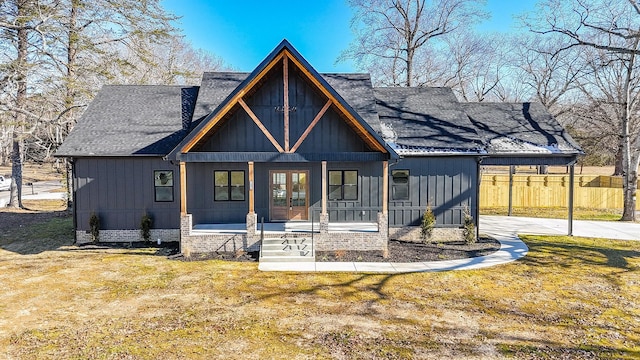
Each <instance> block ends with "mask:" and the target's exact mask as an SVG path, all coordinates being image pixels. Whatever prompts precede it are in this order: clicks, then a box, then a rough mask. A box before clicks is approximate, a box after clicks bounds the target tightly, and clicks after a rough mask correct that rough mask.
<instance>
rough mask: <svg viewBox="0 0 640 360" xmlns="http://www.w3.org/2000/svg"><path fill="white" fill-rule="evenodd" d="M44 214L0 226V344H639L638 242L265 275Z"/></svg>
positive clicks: (83, 349)
mask: <svg viewBox="0 0 640 360" xmlns="http://www.w3.org/2000/svg"><path fill="white" fill-rule="evenodd" d="M46 221H48V222H50V223H45V224H44V225H40V227H39V228H36V229H33V228H32V226H25V227H22V228H20V229H23V230H20V229H14V230H13V231H10V232H4V233H3V232H0V289H2V291H0V358H9V359H69V358H73V359H93V358H96V359H121V358H123V359H124V358H126V359H177V358H180V359H183V358H187V359H191V358H194V359H210V358H222V359H246V358H261V359H271V358H276V359H307V358H320V359H322V358H336V359H375V358H378V359H410V358H427V359H429V358H433V359H440V358H490V359H495V358H498V359H499V358H509V357H514V358H518V359H521V358H525V359H527V358H549V359H555V358H566V359H583V358H612V359H620V358H623V359H624V358H627V359H631V358H638V357H640V345H639V344H640V301H639V299H638V296H639V294H640V242H631V241H627V242H625V241H608V240H602V239H582V238H568V237H536V236H528V237H526V238H524V240H525V242H526V243H527V245H528V246H529V247H530V252H529V254H528V255H527V256H526V257H525V258H524V259H522V260H519V261H517V262H514V263H511V264H508V265H502V266H497V267H494V268H489V269H485V270H477V271H456V272H443V273H417V274H402V275H395V274H394V275H372V274H343V273H326V274H318V273H313V274H296V273H265V272H260V271H258V270H257V263H238V262H225V261H219V260H209V261H194V262H182V261H176V260H169V259H167V258H166V257H165V256H162V255H160V254H161V253H162V252H161V251H159V250H158V249H155V248H148V249H123V248H112V249H99V248H87V247H85V248H78V247H74V246H72V245H71V241H70V238H69V232H67V231H64V230H63V229H61V228H64V227H65V226H67V227H69V228H70V226H71V222H70V221H68V220H66V221H67V223H66V225H65V223H64V220H60V218H58V217H54V218H52V219H49V220H46ZM49 227H50V228H51V229H55V230H53V231H45V230H44V229H46V228H49ZM30 229H31V230H30ZM22 231H23V232H22ZM34 234H35V235H34ZM32 236H36V237H39V238H33V237H32Z"/></svg>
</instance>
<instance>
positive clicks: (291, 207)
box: [289, 198, 293, 210]
mask: <svg viewBox="0 0 640 360" xmlns="http://www.w3.org/2000/svg"><path fill="white" fill-rule="evenodd" d="M289 210H293V198H289Z"/></svg>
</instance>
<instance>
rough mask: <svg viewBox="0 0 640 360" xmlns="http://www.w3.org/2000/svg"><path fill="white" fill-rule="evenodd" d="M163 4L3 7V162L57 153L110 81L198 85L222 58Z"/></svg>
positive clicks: (89, 0) (17, 169)
mask: <svg viewBox="0 0 640 360" xmlns="http://www.w3.org/2000/svg"><path fill="white" fill-rule="evenodd" d="M175 20H177V18H176V16H174V15H173V14H170V13H168V12H167V11H165V10H164V9H163V8H162V6H161V5H160V2H159V0H146V1H139V0H3V1H2V2H0V110H1V111H0V165H6V164H7V163H8V162H11V164H12V178H13V180H14V181H13V183H14V184H15V185H16V186H15V187H13V188H12V192H11V200H10V205H11V206H15V207H21V206H22V204H21V185H22V163H23V161H25V160H32V161H51V160H52V154H53V153H54V152H55V150H56V149H57V147H58V146H59V145H60V144H61V143H62V141H63V140H64V139H65V137H66V136H67V134H68V133H69V131H70V130H71V129H72V128H73V126H74V125H75V123H76V121H77V120H78V118H79V116H80V115H81V114H82V112H83V110H84V109H85V108H86V106H87V105H88V103H89V102H90V101H91V100H92V99H93V97H94V96H95V94H96V93H97V91H98V90H99V89H100V87H101V86H102V85H104V84H110V83H112V84H196V83H198V81H199V78H200V75H201V73H202V71H203V70H211V71H213V70H218V69H221V68H222V67H224V66H225V65H224V64H223V61H222V60H221V59H220V58H219V57H217V56H215V55H213V54H211V53H208V52H205V51H202V50H197V49H194V48H193V47H192V46H191V45H190V44H189V43H188V42H187V41H185V40H184V38H183V36H182V34H181V33H180V30H179V29H178V28H176V27H175V26H174V24H175Z"/></svg>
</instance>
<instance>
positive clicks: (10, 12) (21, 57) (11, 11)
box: [0, 0, 59, 208]
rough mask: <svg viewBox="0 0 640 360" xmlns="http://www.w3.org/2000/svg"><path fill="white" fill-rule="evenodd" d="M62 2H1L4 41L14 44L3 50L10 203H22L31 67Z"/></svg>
mask: <svg viewBox="0 0 640 360" xmlns="http://www.w3.org/2000/svg"><path fill="white" fill-rule="evenodd" d="M58 5H59V2H57V1H49V2H47V1H42V2H40V1H29V0H11V1H4V2H3V3H1V4H0V32H1V34H2V38H3V40H4V41H7V42H9V43H10V44H12V45H11V46H9V47H8V48H7V49H5V50H7V52H5V53H3V65H4V66H3V68H4V69H5V73H4V78H3V79H2V84H3V88H4V89H7V90H8V92H7V96H5V97H4V98H3V99H2V100H3V102H2V104H1V105H2V107H3V108H4V109H5V110H8V111H10V112H11V114H12V120H13V126H12V134H11V138H12V141H11V147H12V152H11V163H12V166H11V178H12V184H11V195H10V200H9V206H11V207H20V208H21V207H22V162H23V158H24V156H23V153H22V146H23V134H24V129H25V127H26V126H27V120H28V115H30V114H31V113H30V112H29V110H28V94H27V88H28V86H27V82H28V79H29V73H30V71H31V67H32V66H34V65H36V64H35V60H36V59H37V58H38V54H40V53H41V52H42V51H43V50H44V48H45V47H46V24H47V22H48V21H50V20H51V18H52V16H53V14H54V13H55V10H56V8H57V6H58Z"/></svg>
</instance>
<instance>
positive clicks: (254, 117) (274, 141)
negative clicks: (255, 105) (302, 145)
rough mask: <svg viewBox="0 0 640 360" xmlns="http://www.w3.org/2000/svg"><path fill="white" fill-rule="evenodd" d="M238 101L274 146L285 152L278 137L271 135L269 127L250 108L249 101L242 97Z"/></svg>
mask: <svg viewBox="0 0 640 360" xmlns="http://www.w3.org/2000/svg"><path fill="white" fill-rule="evenodd" d="M238 103H239V104H240V106H242V108H243V109H244V111H246V112H247V114H249V117H250V118H251V120H253V122H254V123H255V124H256V125H257V126H258V128H260V130H261V131H262V133H263V134H264V136H266V137H267V139H269V141H271V144H273V146H274V147H275V148H276V149H277V150H278V152H281V153H283V152H284V149H283V148H282V147H281V146H280V144H278V142H277V141H276V139H275V138H274V137H273V135H271V133H270V132H269V130H267V128H266V127H265V126H264V125H263V124H262V122H261V121H260V119H258V117H257V116H256V114H254V113H253V111H251V109H250V108H249V106H248V105H247V103H245V102H244V100H243V99H242V98H240V99H238Z"/></svg>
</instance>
